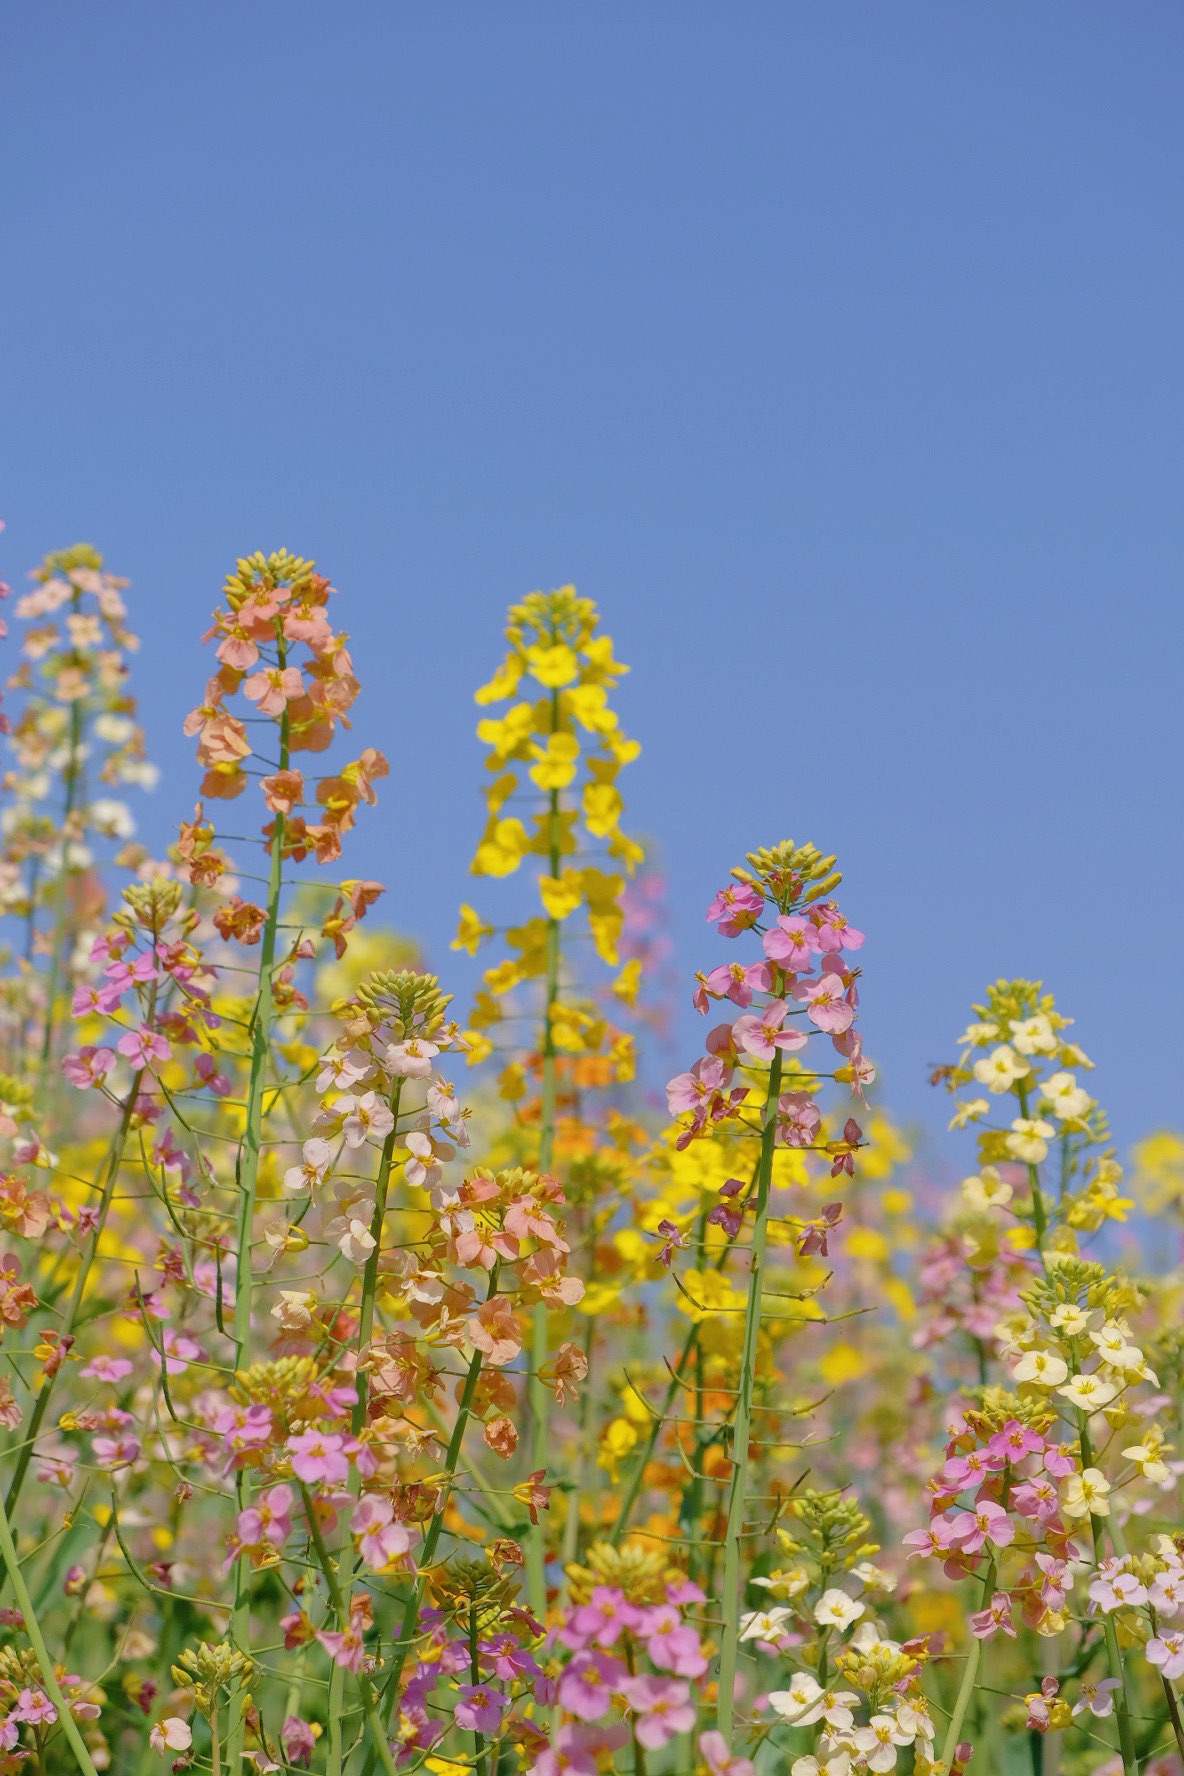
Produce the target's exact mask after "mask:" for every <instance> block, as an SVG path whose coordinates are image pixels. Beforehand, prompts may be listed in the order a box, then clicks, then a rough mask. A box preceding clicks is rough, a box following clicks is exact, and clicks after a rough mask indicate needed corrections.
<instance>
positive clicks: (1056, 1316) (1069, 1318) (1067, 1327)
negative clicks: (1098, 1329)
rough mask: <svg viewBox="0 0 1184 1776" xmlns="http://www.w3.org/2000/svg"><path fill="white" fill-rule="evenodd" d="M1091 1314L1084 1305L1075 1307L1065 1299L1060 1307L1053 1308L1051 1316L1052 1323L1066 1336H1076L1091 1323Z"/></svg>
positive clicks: (1050, 1321)
mask: <svg viewBox="0 0 1184 1776" xmlns="http://www.w3.org/2000/svg"><path fill="white" fill-rule="evenodd" d="M1089 1321H1090V1316H1089V1314H1088V1313H1087V1312H1086V1311H1085V1309H1084V1308H1083V1307H1074V1306H1073V1304H1072V1302H1069V1301H1063V1302H1062V1303H1061V1305H1060V1307H1056V1308H1054V1309H1053V1311H1052V1314H1051V1315H1050V1317H1049V1323H1050V1325H1053V1326H1055V1327H1056V1329H1057V1331H1058V1332H1063V1333H1064V1334H1065V1337H1066V1338H1076V1337H1077V1336H1078V1334H1079V1333H1081V1332H1084V1331H1085V1329H1086V1327H1087V1326H1088V1325H1089Z"/></svg>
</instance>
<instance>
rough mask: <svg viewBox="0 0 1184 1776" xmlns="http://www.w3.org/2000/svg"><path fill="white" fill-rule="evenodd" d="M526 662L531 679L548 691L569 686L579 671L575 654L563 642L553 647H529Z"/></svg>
mask: <svg viewBox="0 0 1184 1776" xmlns="http://www.w3.org/2000/svg"><path fill="white" fill-rule="evenodd" d="M526 660H527V665H528V666H529V668H530V675H531V677H532V678H536V679H537V680H538V682H539V683H540V684H541V685H545V686H546V688H547V690H549V691H552V690H558V689H559V687H560V686H561V685H569V684H571V682H572V680H573V679H574V678H576V676H577V675H578V673H579V670H580V668H579V662H578V660H577V659H576V656H575V654H574V653H573V652H572V650H571V648H569V647H568V646H567V644H566V643H565V642H557V643H556V644H555V646H554V647H529V648H527V650H526Z"/></svg>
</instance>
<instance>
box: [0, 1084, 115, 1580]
mask: <svg viewBox="0 0 1184 1776" xmlns="http://www.w3.org/2000/svg"><path fill="white" fill-rule="evenodd" d="M143 1077H144V1073H143V1069H141V1070H140V1072H138V1073H137V1074H136V1075H135V1077H134V1079H133V1080H132V1083H131V1086H130V1088H129V1090H128V1094H127V1097H126V1098H125V1099H124V1104H123V1115H122V1116H121V1118H120V1121H119V1127H118V1129H117V1130H116V1132H115V1137H114V1140H113V1141H112V1143H111V1150H110V1153H109V1155H108V1159H107V1176H106V1178H105V1179H104V1181H103V1194H102V1197H101V1198H100V1200H99V1218H98V1223H97V1225H96V1227H95V1230H94V1232H93V1233H92V1234H91V1236H90V1238H89V1240H88V1241H87V1242H86V1245H85V1247H84V1248H83V1252H82V1258H81V1261H80V1263H79V1266H78V1275H77V1276H76V1277H75V1279H74V1292H73V1294H72V1295H71V1297H70V1305H69V1307H68V1308H67V1310H66V1317H65V1320H64V1321H63V1323H62V1326H61V1328H60V1330H61V1333H62V1335H63V1336H65V1335H66V1334H72V1333H73V1331H74V1327H75V1325H76V1324H77V1321H78V1315H79V1313H80V1312H81V1310H82V1304H83V1301H84V1299H85V1297H86V1288H87V1283H88V1282H89V1280H90V1273H91V1268H92V1266H93V1264H94V1261H95V1257H96V1255H97V1253H98V1249H99V1241H100V1240H101V1239H102V1237H103V1230H104V1228H105V1227H106V1225H107V1216H108V1214H109V1212H110V1209H111V1202H112V1199H113V1197H114V1195H115V1184H116V1180H117V1179H118V1177H119V1168H120V1166H121V1165H122V1163H123V1150H124V1147H125V1146H126V1144H127V1136H128V1130H129V1129H130V1127H131V1121H132V1116H133V1115H134V1113H135V1108H136V1101H137V1099H138V1098H139V1095H140V1082H141V1080H142V1079H143ZM53 1384H54V1377H53V1376H52V1375H47V1376H46V1377H45V1380H44V1382H43V1383H42V1386H41V1391H40V1393H39V1394H38V1395H37V1399H36V1401H35V1402H34V1405H33V1414H32V1417H31V1418H30V1420H29V1424H28V1427H27V1428H26V1430H25V1434H24V1445H23V1447H22V1449H21V1452H20V1454H19V1456H18V1457H17V1463H16V1468H15V1470H14V1472H13V1476H12V1480H11V1482H10V1483H9V1487H8V1492H7V1494H6V1495H5V1499H4V1509H5V1511H6V1512H7V1513H8V1515H9V1517H11V1516H12V1515H13V1513H14V1512H15V1510H16V1505H17V1500H18V1499H19V1498H20V1495H21V1487H22V1486H23V1484H24V1479H25V1474H26V1473H27V1471H28V1467H29V1463H30V1461H31V1460H32V1458H33V1445H34V1443H35V1442H36V1440H37V1437H38V1435H39V1434H40V1431H41V1426H42V1423H43V1422H44V1419H45V1414H46V1411H47V1410H48V1408H49V1396H50V1392H51V1390H52V1388H53ZM2 1590H3V1577H2V1575H0V1591H2Z"/></svg>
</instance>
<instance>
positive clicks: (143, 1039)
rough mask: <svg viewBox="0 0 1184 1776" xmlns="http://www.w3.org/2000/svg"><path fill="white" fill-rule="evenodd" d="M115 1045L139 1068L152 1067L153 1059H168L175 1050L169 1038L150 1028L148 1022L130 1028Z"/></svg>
mask: <svg viewBox="0 0 1184 1776" xmlns="http://www.w3.org/2000/svg"><path fill="white" fill-rule="evenodd" d="M115 1046H116V1048H117V1049H118V1050H119V1052H120V1054H121V1055H126V1056H127V1058H128V1060H129V1061H130V1062H131V1063H132V1066H133V1067H136V1068H137V1069H138V1068H141V1067H150V1066H151V1065H152V1063H153V1061H167V1060H168V1059H169V1056H170V1055H171V1054H172V1052H173V1051H172V1049H171V1048H170V1047H169V1043H168V1039H167V1038H166V1037H164V1036H161V1035H159V1034H158V1032H157V1031H155V1030H150V1029H149V1028H148V1026H147V1024H141V1026H140V1028H139V1029H138V1030H129V1031H128V1032H127V1035H126V1036H121V1037H120V1038H119V1041H118V1042H117V1043H116V1044H115Z"/></svg>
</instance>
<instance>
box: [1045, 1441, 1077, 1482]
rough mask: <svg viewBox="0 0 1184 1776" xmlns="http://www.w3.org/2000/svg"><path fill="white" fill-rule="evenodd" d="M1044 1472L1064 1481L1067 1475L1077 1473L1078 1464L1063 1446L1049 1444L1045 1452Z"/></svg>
mask: <svg viewBox="0 0 1184 1776" xmlns="http://www.w3.org/2000/svg"><path fill="white" fill-rule="evenodd" d="M1044 1471H1045V1473H1046V1474H1055V1475H1056V1477H1057V1479H1058V1480H1063V1479H1064V1478H1065V1476H1066V1475H1067V1474H1075V1473H1076V1472H1077V1463H1076V1462H1075V1461H1074V1460H1073V1457H1072V1456H1071V1455H1070V1454H1069V1453H1068V1451H1067V1450H1066V1449H1065V1448H1064V1446H1063V1445H1062V1444H1060V1443H1049V1444H1048V1445H1047V1447H1046V1448H1045V1451H1044Z"/></svg>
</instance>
